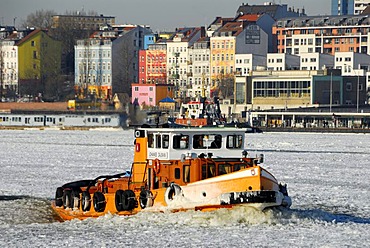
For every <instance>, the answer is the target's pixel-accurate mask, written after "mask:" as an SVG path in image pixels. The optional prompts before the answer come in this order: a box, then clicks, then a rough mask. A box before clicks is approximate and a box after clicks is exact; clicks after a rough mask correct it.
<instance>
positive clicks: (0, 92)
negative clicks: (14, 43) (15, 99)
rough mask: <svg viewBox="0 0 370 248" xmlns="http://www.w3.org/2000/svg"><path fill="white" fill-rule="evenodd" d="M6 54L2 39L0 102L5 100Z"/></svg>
mask: <svg viewBox="0 0 370 248" xmlns="http://www.w3.org/2000/svg"><path fill="white" fill-rule="evenodd" d="M4 54H5V52H4V51H3V43H2V42H1V41H0V102H2V100H3V87H4V76H5V66H4V64H5V63H4Z"/></svg>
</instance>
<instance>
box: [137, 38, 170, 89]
mask: <svg viewBox="0 0 370 248" xmlns="http://www.w3.org/2000/svg"><path fill="white" fill-rule="evenodd" d="M166 66H167V52H166V44H152V45H149V48H148V50H140V51H139V84H143V83H145V84H146V83H156V84H165V83H167V72H166Z"/></svg>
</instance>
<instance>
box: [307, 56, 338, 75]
mask: <svg viewBox="0 0 370 248" xmlns="http://www.w3.org/2000/svg"><path fill="white" fill-rule="evenodd" d="M300 57H301V66H300V70H310V71H312V70H321V69H325V68H326V69H330V68H333V67H334V56H333V55H330V54H323V53H301V54H300Z"/></svg>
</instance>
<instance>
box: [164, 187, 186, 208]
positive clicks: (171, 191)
mask: <svg viewBox="0 0 370 248" xmlns="http://www.w3.org/2000/svg"><path fill="white" fill-rule="evenodd" d="M179 195H182V189H181V187H180V186H179V185H177V184H175V183H171V185H170V186H169V187H168V188H167V189H166V192H165V193H164V200H165V202H166V203H167V205H169V204H170V203H171V202H172V201H173V200H174V198H175V197H178V196H179Z"/></svg>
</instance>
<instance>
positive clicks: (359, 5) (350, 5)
mask: <svg viewBox="0 0 370 248" xmlns="http://www.w3.org/2000/svg"><path fill="white" fill-rule="evenodd" d="M368 5H370V0H331V14H332V15H361V14H362V12H363V11H364V10H365V9H366V7H367V6H368Z"/></svg>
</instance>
